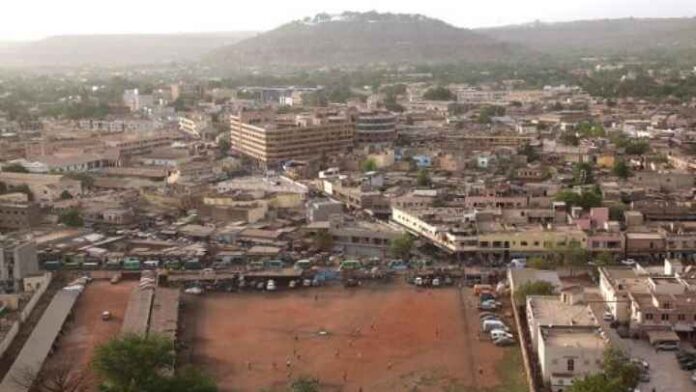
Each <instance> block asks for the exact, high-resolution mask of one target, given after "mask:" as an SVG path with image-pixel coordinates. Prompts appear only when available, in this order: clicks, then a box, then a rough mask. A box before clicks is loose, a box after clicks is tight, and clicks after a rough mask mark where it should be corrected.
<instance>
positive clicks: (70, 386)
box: [12, 360, 88, 392]
mask: <svg viewBox="0 0 696 392" xmlns="http://www.w3.org/2000/svg"><path fill="white" fill-rule="evenodd" d="M73 364H75V362H74V361H70V360H67V361H61V362H60V363H56V364H51V365H47V366H44V367H43V368H42V369H40V370H38V371H36V370H34V369H32V368H31V367H29V368H26V369H24V370H22V371H20V372H19V374H18V375H15V376H14V377H13V379H12V382H13V383H15V384H16V385H17V386H19V387H22V388H24V389H26V390H30V391H33V392H86V391H87V390H88V387H87V382H86V381H87V374H86V372H84V371H82V370H77V369H75V368H74V367H73Z"/></svg>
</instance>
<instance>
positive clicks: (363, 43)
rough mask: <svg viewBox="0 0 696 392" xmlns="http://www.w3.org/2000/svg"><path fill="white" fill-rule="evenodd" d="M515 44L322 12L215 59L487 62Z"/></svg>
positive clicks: (419, 24)
mask: <svg viewBox="0 0 696 392" xmlns="http://www.w3.org/2000/svg"><path fill="white" fill-rule="evenodd" d="M514 52H515V51H514V48H512V47H511V45H509V44H504V43H500V42H497V41H495V40H493V39H490V38H488V37H485V36H482V35H479V34H477V33H474V32H472V31H471V30H467V29H461V28H458V27H454V26H452V25H449V24H447V23H445V22H443V21H441V20H437V19H433V18H429V17H426V16H423V15H415V14H388V13H377V12H367V13H358V12H344V13H342V14H339V15H329V14H318V15H316V16H315V17H313V18H305V19H302V20H296V21H294V22H290V23H287V24H285V25H282V26H280V27H278V28H276V29H274V30H271V31H269V32H266V33H262V34H259V35H257V36H255V37H253V38H248V39H246V40H243V41H241V42H238V43H236V44H233V45H229V46H227V47H224V48H220V49H218V50H216V51H214V52H213V53H212V54H211V56H209V60H210V61H212V62H214V63H217V64H229V65H239V66H266V67H269V66H270V67H273V66H289V67H292V66H299V67H303V66H327V65H328V66H336V65H365V64H375V63H387V64H394V63H420V64H424V63H443V62H455V61H465V62H466V61H468V62H485V61H497V60H503V59H506V58H509V57H511V55H512V54H513V53H514Z"/></svg>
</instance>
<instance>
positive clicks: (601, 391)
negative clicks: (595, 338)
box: [568, 347, 641, 392]
mask: <svg viewBox="0 0 696 392" xmlns="http://www.w3.org/2000/svg"><path fill="white" fill-rule="evenodd" d="M640 371H641V370H640V368H639V367H638V365H636V364H634V363H632V362H631V361H629V360H628V357H627V356H626V355H625V354H624V353H623V352H622V351H620V350H618V349H616V348H614V347H609V348H608V349H607V350H606V351H605V352H604V356H603V360H602V371H601V372H600V373H596V374H593V375H589V376H587V377H585V378H583V379H580V380H576V381H575V382H574V383H573V385H571V386H570V388H568V391H569V392H624V391H632V390H633V389H634V388H635V387H636V385H638V380H639V377H640Z"/></svg>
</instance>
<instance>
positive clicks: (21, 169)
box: [2, 163, 29, 173]
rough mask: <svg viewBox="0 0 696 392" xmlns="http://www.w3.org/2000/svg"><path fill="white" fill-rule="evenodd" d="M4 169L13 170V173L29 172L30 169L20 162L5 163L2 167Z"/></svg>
mask: <svg viewBox="0 0 696 392" xmlns="http://www.w3.org/2000/svg"><path fill="white" fill-rule="evenodd" d="M2 171H5V172H11V173H29V170H27V169H26V168H25V167H24V166H22V165H20V164H18V163H12V164H9V165H5V166H3V167H2Z"/></svg>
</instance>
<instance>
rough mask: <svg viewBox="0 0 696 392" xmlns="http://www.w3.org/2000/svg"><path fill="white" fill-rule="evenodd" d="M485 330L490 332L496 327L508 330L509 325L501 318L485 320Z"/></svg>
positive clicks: (483, 328) (483, 323) (483, 326)
mask: <svg viewBox="0 0 696 392" xmlns="http://www.w3.org/2000/svg"><path fill="white" fill-rule="evenodd" d="M481 329H482V330H483V332H490V331H492V330H494V329H501V330H505V331H507V330H508V327H507V325H505V323H503V322H502V321H500V320H485V321H483V322H482V323H481Z"/></svg>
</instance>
